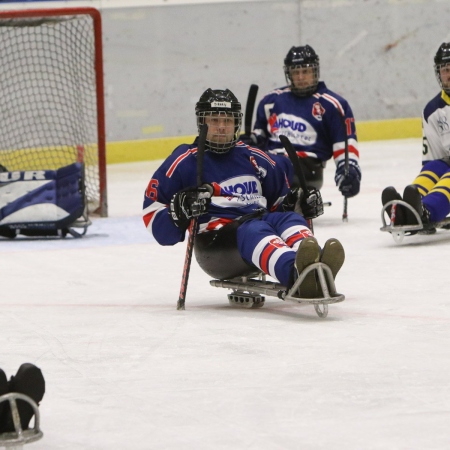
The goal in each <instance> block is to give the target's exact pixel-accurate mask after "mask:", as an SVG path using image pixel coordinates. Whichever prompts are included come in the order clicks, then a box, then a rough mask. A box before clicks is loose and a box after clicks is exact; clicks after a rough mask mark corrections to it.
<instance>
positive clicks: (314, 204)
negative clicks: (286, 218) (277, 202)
mask: <svg viewBox="0 0 450 450" xmlns="http://www.w3.org/2000/svg"><path fill="white" fill-rule="evenodd" d="M282 206H283V209H284V211H295V212H296V213H298V214H301V215H302V216H303V217H305V219H315V218H316V217H319V216H321V215H322V214H323V200H322V195H321V194H320V191H319V190H318V189H316V188H308V190H307V191H306V193H305V194H304V193H303V191H302V189H300V188H293V189H292V190H291V191H290V192H289V193H288V194H287V195H286V197H285V198H284V200H283V204H282Z"/></svg>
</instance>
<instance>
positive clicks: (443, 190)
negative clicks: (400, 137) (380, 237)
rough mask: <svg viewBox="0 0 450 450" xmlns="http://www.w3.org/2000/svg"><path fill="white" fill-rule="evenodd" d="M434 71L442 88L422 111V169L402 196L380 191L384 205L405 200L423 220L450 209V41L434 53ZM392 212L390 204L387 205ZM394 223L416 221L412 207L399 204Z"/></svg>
mask: <svg viewBox="0 0 450 450" xmlns="http://www.w3.org/2000/svg"><path fill="white" fill-rule="evenodd" d="M434 72H435V75H436V78H437V81H438V83H439V86H440V87H441V92H439V94H437V95H436V97H434V98H433V99H431V100H430V101H429V102H428V103H427V105H426V106H425V109H424V110H423V114H422V129H423V151H422V170H421V171H420V173H419V174H418V175H417V177H416V179H415V180H414V181H413V183H412V184H410V185H408V186H406V188H405V190H404V192H403V198H402V196H401V195H400V194H399V193H398V192H397V191H396V190H395V188H394V187H392V186H389V187H387V188H385V189H384V191H383V193H382V195H381V201H382V203H383V205H385V204H386V203H388V202H390V201H392V200H404V201H405V202H406V203H408V204H409V205H411V206H412V207H413V208H414V209H415V210H416V211H417V213H418V214H419V217H421V220H422V223H423V224H424V225H425V224H428V223H430V222H431V223H433V222H439V221H441V220H442V219H444V218H445V217H446V216H447V215H448V214H449V213H450V43H449V42H447V43H445V42H444V43H442V44H441V45H440V46H439V49H438V51H437V52H436V55H435V57H434ZM387 212H388V214H390V207H388V208H387ZM395 225H417V219H416V217H415V215H414V213H413V212H412V211H410V210H409V209H408V208H405V207H404V206H402V205H400V204H398V205H397V206H396V214H395Z"/></svg>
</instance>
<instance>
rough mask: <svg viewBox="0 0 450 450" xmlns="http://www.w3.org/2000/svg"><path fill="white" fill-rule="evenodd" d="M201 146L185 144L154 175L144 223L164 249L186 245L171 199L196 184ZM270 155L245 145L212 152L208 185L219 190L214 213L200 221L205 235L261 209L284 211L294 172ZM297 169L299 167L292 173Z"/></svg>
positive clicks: (206, 167) (207, 168)
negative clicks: (172, 215) (170, 209)
mask: <svg viewBox="0 0 450 450" xmlns="http://www.w3.org/2000/svg"><path fill="white" fill-rule="evenodd" d="M197 145H198V138H197V139H196V140H195V141H194V143H193V144H191V145H188V144H183V145H180V146H179V147H177V148H176V149H175V150H174V151H173V153H172V154H171V155H170V156H169V157H168V158H167V159H166V160H165V161H164V162H163V164H162V165H161V166H160V167H159V168H158V169H157V171H156V172H155V173H154V175H153V177H152V179H151V180H150V182H149V184H148V187H147V189H146V191H145V196H144V205H143V219H144V224H145V226H146V227H147V230H148V231H149V232H150V233H151V234H152V235H153V237H154V238H155V239H156V241H157V242H158V243H160V244H161V245H174V244H176V243H177V242H180V241H183V240H184V237H185V232H184V231H183V230H180V229H179V228H177V227H176V226H175V225H174V224H173V222H172V220H171V219H170V217H169V213H168V206H169V204H170V200H171V198H172V197H173V196H174V195H175V194H176V193H177V192H179V191H181V190H182V189H185V188H189V187H195V186H196V179H197ZM286 167H288V166H280V165H279V164H278V163H276V162H275V161H274V160H273V159H272V158H270V155H268V154H267V153H265V152H263V151H261V150H259V149H257V148H254V147H249V146H247V145H245V144H243V143H242V142H238V143H237V145H236V146H235V147H233V148H232V149H231V150H230V151H228V152H227V153H222V154H218V153H213V152H210V151H206V152H205V155H204V162H203V182H204V183H208V184H210V185H212V186H213V189H214V193H213V197H212V199H211V204H210V206H209V212H208V214H205V215H202V216H200V217H199V221H198V223H199V232H200V233H202V232H207V231H212V230H217V229H219V228H220V227H222V226H224V225H225V224H227V223H229V222H231V221H232V220H234V219H236V218H239V217H241V216H244V215H246V214H250V213H252V212H255V211H257V210H261V209H262V210H267V211H278V210H281V203H282V201H283V199H284V197H285V195H286V194H287V193H288V192H289V182H288V179H287V178H286V177H289V179H291V177H292V172H290V173H288V174H286ZM291 170H293V169H291Z"/></svg>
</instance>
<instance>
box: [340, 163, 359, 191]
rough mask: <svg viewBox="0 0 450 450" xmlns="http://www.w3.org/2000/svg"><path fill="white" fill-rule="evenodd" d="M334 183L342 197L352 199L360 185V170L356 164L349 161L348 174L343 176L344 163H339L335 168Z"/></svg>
mask: <svg viewBox="0 0 450 450" xmlns="http://www.w3.org/2000/svg"><path fill="white" fill-rule="evenodd" d="M334 181H335V182H336V186H338V188H339V190H340V191H341V193H342V195H343V196H344V197H346V198H350V197H354V196H355V195H356V194H358V192H359V187H360V184H361V169H360V167H359V165H358V163H357V162H356V161H354V160H352V159H351V160H350V161H349V166H348V174H347V175H345V161H341V162H340V163H339V164H338V166H337V168H336V175H335V176H334Z"/></svg>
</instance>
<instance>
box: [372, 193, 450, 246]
mask: <svg viewBox="0 0 450 450" xmlns="http://www.w3.org/2000/svg"><path fill="white" fill-rule="evenodd" d="M397 205H401V206H402V207H404V208H406V209H408V210H409V211H410V212H411V213H412V214H414V217H415V218H416V220H417V224H415V225H395V216H396V209H397ZM388 209H390V210H391V213H390V214H389V213H388ZM386 215H387V217H389V224H388V223H387V222H386ZM381 221H382V223H383V226H382V227H381V228H380V230H381V231H387V232H389V233H391V234H392V237H393V238H394V241H395V242H396V243H397V244H400V243H401V242H402V241H403V238H404V237H405V236H412V235H413V234H434V233H436V230H438V229H445V230H450V217H446V218H445V219H443V220H441V221H440V222H431V223H425V224H424V223H423V222H422V218H421V217H420V216H419V213H418V212H417V211H416V210H415V209H414V208H413V207H412V206H411V205H410V204H408V203H406V202H405V201H403V200H392V201H390V202H388V203H386V204H385V205H383V209H382V210H381Z"/></svg>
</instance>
